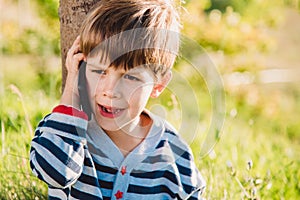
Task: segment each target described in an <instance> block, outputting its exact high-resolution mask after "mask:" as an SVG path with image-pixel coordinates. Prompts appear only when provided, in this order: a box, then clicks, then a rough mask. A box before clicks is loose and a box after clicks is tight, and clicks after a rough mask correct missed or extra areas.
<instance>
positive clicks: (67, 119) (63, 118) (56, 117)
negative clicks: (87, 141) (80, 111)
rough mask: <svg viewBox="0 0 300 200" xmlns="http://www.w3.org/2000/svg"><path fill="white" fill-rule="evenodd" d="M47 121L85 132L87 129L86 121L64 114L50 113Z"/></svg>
mask: <svg viewBox="0 0 300 200" xmlns="http://www.w3.org/2000/svg"><path fill="white" fill-rule="evenodd" d="M47 120H53V121H57V122H62V123H65V124H68V125H73V126H76V127H80V128H82V129H85V130H86V129H87V124H88V121H87V120H85V119H82V118H80V117H76V116H72V115H67V114H64V113H57V112H54V113H52V114H51V115H50V116H49V118H48V119H47Z"/></svg>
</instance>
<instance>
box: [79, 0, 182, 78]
mask: <svg viewBox="0 0 300 200" xmlns="http://www.w3.org/2000/svg"><path fill="white" fill-rule="evenodd" d="M179 29H180V23H179V16H178V13H177V10H176V8H175V6H174V5H173V2H172V0H101V1H100V3H99V4H98V5H97V7H96V8H94V9H93V10H92V11H91V12H90V13H89V15H88V16H87V18H86V19H85V21H84V22H83V25H82V29H81V50H82V52H83V53H84V55H86V56H88V55H89V56H93V55H99V51H101V58H100V61H103V59H109V60H110V61H111V63H110V65H111V66H114V67H116V68H118V67H122V68H124V69H125V70H128V69H131V68H133V67H135V66H137V65H142V64H146V65H147V66H148V67H150V68H151V69H152V71H154V73H155V74H157V73H158V72H160V74H161V75H163V74H165V72H166V71H167V70H168V69H170V68H171V67H172V66H173V64H174V61H175V59H176V54H177V53H178V49H179V40H180V39H179Z"/></svg>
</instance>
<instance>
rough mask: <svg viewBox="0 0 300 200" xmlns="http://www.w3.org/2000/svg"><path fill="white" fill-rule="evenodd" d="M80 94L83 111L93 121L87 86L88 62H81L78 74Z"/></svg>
mask: <svg viewBox="0 0 300 200" xmlns="http://www.w3.org/2000/svg"><path fill="white" fill-rule="evenodd" d="M78 92H79V98H80V106H81V109H82V110H83V111H84V112H85V113H86V114H87V116H88V119H89V120H90V119H91V115H92V109H91V105H90V101H89V96H88V92H87V86H86V62H85V61H81V62H80V63H79V74H78Z"/></svg>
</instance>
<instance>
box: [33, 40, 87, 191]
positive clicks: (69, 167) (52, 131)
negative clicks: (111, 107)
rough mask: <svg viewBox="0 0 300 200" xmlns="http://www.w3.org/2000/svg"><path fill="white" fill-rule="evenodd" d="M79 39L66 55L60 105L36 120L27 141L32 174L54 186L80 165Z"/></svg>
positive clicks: (65, 182) (83, 124)
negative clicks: (30, 139) (28, 142)
mask: <svg viewBox="0 0 300 200" xmlns="http://www.w3.org/2000/svg"><path fill="white" fill-rule="evenodd" d="M79 42H80V38H79V37H77V38H76V40H75V41H74V43H73V45H72V47H71V48H70V50H69V51H68V54H67V59H66V68H67V71H68V75H67V79H66V85H65V88H64V91H63V94H62V97H61V100H60V103H61V104H62V105H60V106H57V107H56V108H54V110H53V112H52V113H51V114H50V115H48V116H46V117H45V118H44V119H43V120H42V121H41V122H40V124H39V125H38V128H37V129H36V131H35V136H34V138H33V140H32V143H31V150H30V166H31V168H32V170H33V172H34V174H36V175H37V176H38V178H40V179H41V180H43V181H45V182H46V183H47V184H49V185H51V186H53V187H58V188H65V187H68V186H69V185H71V184H73V183H74V182H75V181H76V180H77V178H78V177H79V176H80V174H81V172H82V167H83V160H84V146H85V143H86V140H85V139H84V134H85V132H86V129H87V116H86V114H85V113H84V112H82V111H79V110H77V109H76V108H79V96H78V88H77V78H78V65H79V62H80V60H83V59H85V57H84V55H83V54H82V53H80V51H79V49H80V44H79ZM64 105H70V106H64Z"/></svg>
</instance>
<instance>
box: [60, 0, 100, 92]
mask: <svg viewBox="0 0 300 200" xmlns="http://www.w3.org/2000/svg"><path fill="white" fill-rule="evenodd" d="M99 1H100V0H60V1H59V11H58V12H59V20H60V44H61V58H62V89H64V86H65V80H66V76H67V70H66V67H65V61H66V56H67V52H68V50H69V48H70V47H71V45H72V43H73V41H74V40H75V38H76V37H77V36H78V35H79V29H80V26H81V23H82V22H83V20H84V18H85V17H86V15H87V13H88V12H89V11H90V10H91V8H93V6H94V5H95V4H97V3H98V2H99Z"/></svg>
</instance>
